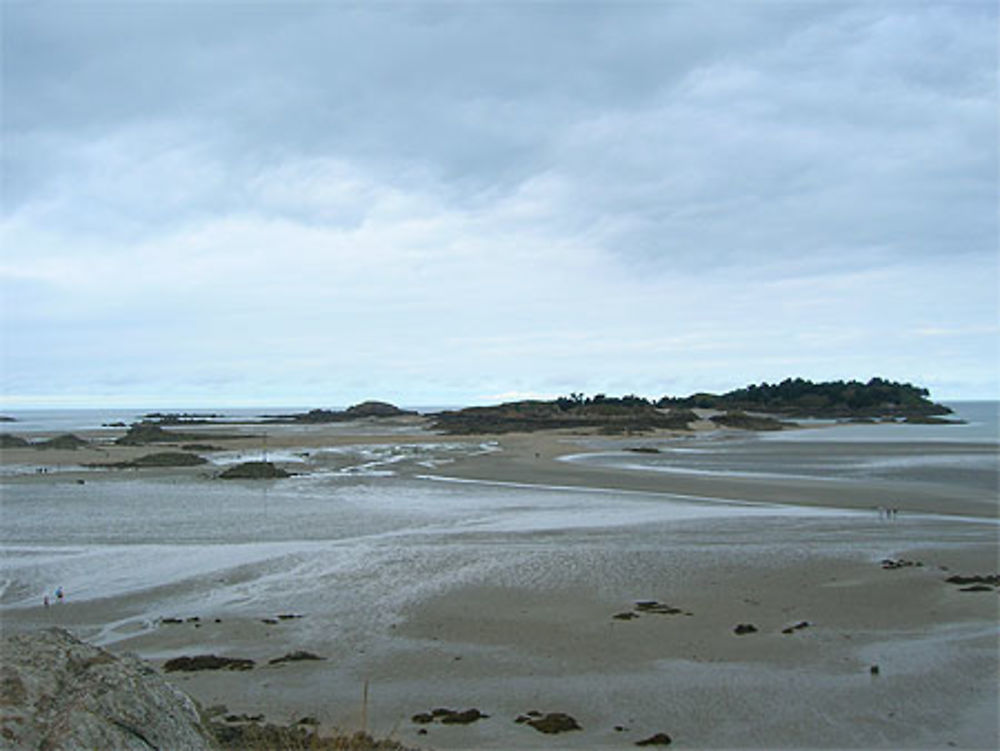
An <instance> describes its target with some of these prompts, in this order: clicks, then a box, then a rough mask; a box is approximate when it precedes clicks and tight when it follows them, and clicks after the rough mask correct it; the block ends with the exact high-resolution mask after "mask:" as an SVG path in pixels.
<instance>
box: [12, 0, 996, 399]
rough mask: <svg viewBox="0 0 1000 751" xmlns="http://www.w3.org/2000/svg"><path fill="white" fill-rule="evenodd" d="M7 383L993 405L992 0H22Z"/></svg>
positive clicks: (17, 29) (118, 391)
mask: <svg viewBox="0 0 1000 751" xmlns="http://www.w3.org/2000/svg"><path fill="white" fill-rule="evenodd" d="M2 13H3V18H2V21H3V24H2V29H3V40H2V42H3V69H2V104H3V136H2V137H3V143H2V145H3V164H2V167H3V181H4V182H3V206H2V209H3V214H2V232H3V235H2V242H3V258H2V295H3V362H2V399H3V400H4V401H5V402H6V404H7V405H8V406H17V405H27V404H53V405H60V404H81V405H86V404H94V405H105V404H121V405H124V406H134V405H154V406H171V405H172V406H198V405H210V404H218V405H226V404H272V405H279V404H288V405H311V406H328V405H345V404H350V403H354V402H356V401H359V400H361V399H364V398H381V399H387V400H390V401H394V402H397V403H402V404H409V405H434V404H462V403H474V402H486V401H493V400H496V399H500V398H512V397H514V396H518V395H527V394H537V395H556V394H560V393H568V392H569V391H584V392H587V393H594V392H605V393H609V394H621V393H627V392H634V393H639V394H643V395H648V396H661V395H663V394H686V393H690V392H692V391H695V390H728V389H731V388H736V387H740V386H743V385H746V384H748V383H751V382H760V381H762V380H768V381H775V380H780V379H782V378H784V377H786V376H802V377H806V378H811V379H813V380H823V379H831V378H860V379H868V378H870V377H871V376H874V375H880V376H883V377H886V378H890V379H894V380H905V381H912V382H915V383H919V384H921V385H926V386H928V387H929V388H930V389H931V390H932V395H933V396H935V397H937V398H963V397H984V396H985V397H997V396H1000V384H998V378H1000V376H998V371H1000V366H998V341H1000V336H998V335H1000V326H998V321H1000V315H998V216H997V195H998V164H997V149H998V146H997V144H998V121H997V118H998V115H997V107H998V93H997V22H998V18H997V5H996V3H995V2H993V0H988V1H987V2H976V1H975V0H967V1H965V2H955V3H945V2H937V1H935V2H926V3H925V2H915V1H910V0H907V1H905V2H892V3H885V2H873V1H871V0H865V2H861V3H856V4H855V3H847V2H815V1H814V2H710V3H709V2H691V3H666V2H664V3H652V2H643V3H628V2H607V3H605V2H575V3H559V2H547V3H529V2H498V3H445V2H433V3H431V2H425V3H420V2H413V3H371V2H364V3H356V4H348V3H298V4H296V3H253V4H251V3H238V2H215V3H213V2H190V3H178V2H174V3H163V4H157V3H152V2H142V3H132V2H124V1H123V2H106V3H98V2H76V3H56V2H45V1H44V0H40V1H38V2H18V1H17V0H4V2H3V3H2Z"/></svg>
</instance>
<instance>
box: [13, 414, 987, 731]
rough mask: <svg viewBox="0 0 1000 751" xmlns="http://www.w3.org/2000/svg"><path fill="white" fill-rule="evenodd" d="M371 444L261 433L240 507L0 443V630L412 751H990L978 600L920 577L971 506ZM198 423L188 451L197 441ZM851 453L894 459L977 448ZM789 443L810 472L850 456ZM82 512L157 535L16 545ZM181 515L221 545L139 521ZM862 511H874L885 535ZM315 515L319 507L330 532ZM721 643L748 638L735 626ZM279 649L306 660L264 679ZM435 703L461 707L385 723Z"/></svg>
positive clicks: (940, 556)
mask: <svg viewBox="0 0 1000 751" xmlns="http://www.w3.org/2000/svg"><path fill="white" fill-rule="evenodd" d="M373 425H374V423H371V424H369V423H366V424H365V425H363V426H361V427H358V426H355V427H354V428H353V429H351V428H345V427H343V426H335V427H333V428H330V427H323V426H315V427H314V426H310V427H308V428H301V427H300V426H288V427H286V426H268V427H267V430H266V432H267V438H266V451H267V452H268V453H269V454H270V455H271V457H272V458H274V459H275V460H276V461H279V462H281V461H282V460H283V459H285V460H287V461H285V462H284V464H283V466H287V467H289V468H290V469H292V470H293V471H296V470H297V471H299V472H300V475H299V476H298V477H295V478H292V479H291V480H288V481H277V482H276V483H273V484H271V483H266V484H267V485H268V487H269V488H270V489H268V490H263V489H262V486H260V485H254V484H253V483H237V484H236V486H233V485H232V484H227V483H224V482H222V481H218V480H214V479H212V475H213V473H215V472H217V470H218V467H219V466H221V465H219V464H213V465H209V466H208V467H195V468H184V469H171V470H162V469H161V470H138V471H136V470H99V469H82V468H80V466H79V465H82V464H90V463H101V462H108V461H124V460H127V459H129V458H133V457H135V456H138V455H142V454H146V453H150V452H151V451H152V450H159V449H155V448H151V447H139V448H135V447H120V446H114V445H111V444H110V443H109V442H108V440H109V436H113V435H115V434H114V433H113V431H112V432H109V431H106V430H105V431H95V432H93V433H90V434H88V435H86V436H85V437H88V438H91V439H98V440H99V441H100V442H99V443H98V444H96V445H95V447H92V448H86V449H80V450H77V451H47V452H40V451H37V450H36V449H14V450H9V451H7V450H5V451H4V452H3V462H4V468H5V490H4V507H3V517H4V519H3V520H4V526H5V527H6V528H8V530H10V529H11V528H13V530H14V531H9V532H8V535H7V538H6V539H5V544H6V549H7V554H6V556H5V557H6V560H7V563H6V564H5V565H6V569H5V576H6V577H7V579H8V580H9V582H8V583H9V584H10V586H9V587H8V592H7V593H6V595H5V599H4V601H3V609H2V610H0V618H2V620H0V623H2V625H3V628H4V630H5V631H8V630H27V629H33V628H38V627H42V626H47V625H60V626H64V627H66V628H69V629H70V630H72V631H73V632H74V633H77V634H78V635H80V636H81V637H83V638H88V639H92V640H94V641H96V642H97V643H99V644H104V645H106V646H107V647H108V648H110V649H111V650H113V651H116V652H119V651H121V652H124V651H132V652H136V653H138V654H139V655H140V656H142V657H144V658H146V659H148V660H151V661H152V662H153V663H154V664H156V665H158V666H161V667H162V665H163V664H164V662H165V661H166V660H168V659H170V658H172V657H177V656H181V655H197V654H207V653H213V654H217V655H224V656H231V657H243V658H249V659H253V660H255V661H256V666H255V668H254V670H252V671H249V672H232V671H203V672H194V673H169V674H168V676H169V677H170V679H171V680H172V681H173V682H175V683H176V685H178V686H179V687H180V688H182V689H183V690H185V691H187V692H188V693H190V694H191V695H192V696H194V697H195V698H196V699H197V700H198V701H199V702H200V703H201V704H202V705H203V706H204V707H206V708H207V707H212V706H217V705H225V707H226V713H227V714H237V715H238V714H247V715H258V714H263V715H264V716H265V717H266V718H267V720H269V721H272V722H282V723H284V722H294V721H296V720H297V719H298V718H302V717H307V716H308V717H313V718H315V719H316V720H317V721H318V722H319V723H320V728H321V729H323V730H327V729H340V730H346V731H353V730H357V729H361V728H362V726H364V727H365V728H366V729H368V730H370V731H374V732H375V734H377V735H383V736H391V737H394V738H397V739H399V740H402V741H404V742H406V743H408V744H411V745H418V746H421V747H427V748H547V749H561V748H624V747H629V746H632V745H633V744H634V743H635V742H637V741H640V740H643V739H645V738H648V737H650V736H653V735H654V734H656V733H666V734H668V735H669V736H670V737H671V738H672V739H673V745H674V746H676V747H678V748H946V747H959V748H993V747H996V745H997V743H998V730H997V728H998V715H997V698H998V696H997V680H996V679H997V670H998V652H997V649H998V621H1000V610H998V597H997V590H996V587H995V586H986V587H984V588H983V589H982V591H967V590H968V589H969V587H968V586H963V585H960V584H954V583H949V582H947V581H946V580H947V578H948V577H949V576H954V575H956V574H958V575H964V576H972V575H992V574H995V573H996V572H997V568H998V525H997V504H996V498H995V494H991V492H990V490H989V489H988V488H985V489H984V488H980V487H978V486H976V485H975V484H974V483H972V484H967V485H961V484H951V485H949V484H948V483H941V484H936V483H934V482H923V483H914V482H905V481H903V480H893V479H892V478H891V477H890V478H889V479H886V478H879V477H873V478H871V479H868V480H866V481H864V482H861V481H858V482H848V481H844V480H842V479H838V478H822V477H808V476H796V475H793V474H786V475H784V476H782V475H780V474H778V473H773V476H772V475H768V474H766V473H762V474H761V476H726V475H725V474H712V473H702V474H697V473H683V472H673V471H662V470H657V469H652V468H646V469H641V468H636V467H633V466H630V467H629V468H628V469H622V468H620V467H617V466H605V465H602V464H601V463H600V462H597V461H590V460H588V458H587V457H586V456H584V457H583V458H579V455H581V454H584V455H586V454H596V453H601V452H608V451H609V450H611V449H617V450H618V454H616V456H617V457H618V458H619V459H620V457H621V456H623V454H622V452H621V449H623V448H628V447H634V445H635V444H636V443H637V442H638V444H641V445H645V446H647V447H648V446H664V447H669V446H671V445H676V444H675V443H674V444H672V443H671V442H676V441H677V440H678V437H677V436H675V435H673V434H668V433H663V434H653V435H647V436H643V437H641V438H635V439H631V438H622V439H615V440H613V441H612V440H611V439H605V438H602V437H598V436H593V435H572V434H569V433H566V432H559V431H553V432H547V433H537V434H514V435H503V436H474V437H451V436H441V435H435V434H433V433H429V432H427V431H425V430H422V429H421V427H420V422H419V421H417V420H410V421H405V420H401V421H396V422H394V423H390V424H388V425H387V426H383V427H382V428H379V429H376V428H375V427H372V426H373ZM197 430H198V431H203V432H204V433H205V436H206V442H207V443H212V441H211V438H210V435H211V433H212V432H213V431H216V432H219V431H221V430H223V429H222V428H219V427H218V426H213V427H206V428H198V429H197ZM225 430H227V432H230V433H231V432H232V431H231V430H229V429H225ZM239 430H242V431H246V432H247V433H251V434H252V436H250V437H247V438H244V439H242V440H226V441H224V442H220V444H221V445H222V446H223V447H224V449H225V451H224V452H221V453H220V454H219V456H222V457H223V458H224V460H225V461H236V460H237V459H239V458H241V457H243V458H254V457H258V455H260V454H261V453H262V452H263V450H264V449H265V447H264V439H262V438H261V435H260V434H261V431H260V429H259V428H255V427H252V426H246V427H240V428H239ZM119 433H120V431H119ZM833 435H834V434H833V433H831V436H833ZM684 440H686V441H690V440H691V439H689V438H686V439H684ZM695 440H699V439H698V438H697V437H696V439H695ZM684 445H688V444H684ZM698 445H700V444H698ZM794 445H795V446H798V445H799V444H794ZM399 447H403V448H399ZM753 449H754V451H758V450H763V451H773V452H774V453H775V454H776V455H781V456H785V455H787V454H788V452H789V451H792V449H791V448H782V446H781V444H780V443H772V444H761V445H760V446H759V447H758V445H757V444H754V446H753ZM795 450H798V449H795ZM879 450H880V451H882V452H883V453H884V455H885V456H888V457H889V458H890V459H893V461H895V460H896V458H900V459H907V457H908V456H909V455H910V454H913V452H916V451H919V452H924V453H926V452H928V451H931V452H933V453H934V454H935V456H944V457H945V459H946V460H949V461H950V459H948V457H949V456H950V455H951V454H954V455H959V454H961V456H963V457H964V456H968V455H970V454H972V455H978V454H983V455H985V456H987V457H989V456H993V457H994V458H995V454H996V449H995V446H994V447H992V448H990V447H989V446H985V447H984V446H979V445H977V446H975V447H972V448H970V447H969V446H964V447H961V446H956V445H953V444H940V445H929V444H927V445H922V446H921V447H920V448H919V449H917V448H915V447H914V446H913V445H912V444H905V445H903V444H900V445H896V444H890V443H884V444H881V448H880V449H879ZM816 451H818V452H819V453H820V454H822V455H823V456H824V457H825V458H826V459H828V460H829V459H830V458H831V457H832V458H833V459H836V458H837V454H836V452H837V451H840V452H843V453H844V455H845V456H846V455H847V454H848V453H849V452H850V448H849V447H847V446H840V447H839V448H838V447H837V446H836V445H835V444H831V445H830V446H826V445H825V444H824V445H823V447H821V448H818V449H816ZM990 451H992V452H993V453H992V455H991V454H990ZM831 452H833V453H832V454H831ZM637 456H639V455H637ZM567 457H571V458H570V459H568V460H567ZM572 457H577V458H572ZM639 458H642V457H641V456H640V457H639ZM293 459H294V461H292V460H293ZM35 465H37V467H36V466H35ZM42 467H44V468H46V469H47V471H46V472H39V471H37V470H38V469H41V468H42ZM358 467H361V468H363V469H360V470H359V469H356V468H358ZM80 481H82V483H83V484H82V485H81V484H80ZM280 483H286V484H285V485H281V484H280ZM222 486H225V487H224V488H222V489H220V488H221V487H222ZM234 488H235V489H234ZM83 492H86V493H89V494H92V495H88V496H87V498H88V499H91V500H93V499H104V502H105V503H107V504H109V505H110V506H113V507H114V508H125V507H126V506H125V505H124V504H127V503H132V502H133V501H134V500H135V494H136V493H144V494H146V495H148V496H149V498H150V499H155V504H157V505H153V506H152V507H149V506H146V507H141V508H142V510H141V511H139V512H137V515H139V516H141V515H147V516H150V517H151V518H152V519H153V520H154V521H155V520H157V519H159V523H161V524H162V525H163V530H162V535H163V538H162V540H161V539H160V537H158V536H157V534H158V533H157V532H155V531H149V532H142V533H141V534H138V536H137V537H136V535H134V534H133V533H132V532H129V531H128V530H127V529H126V530H124V531H122V532H121V533H120V536H119V537H115V536H114V535H116V534H119V533H114V534H111V533H109V535H110V538H109V539H108V540H107V541H105V542H103V543H101V545H97V544H96V543H95V544H91V542H90V541H89V540H88V539H87V538H86V536H85V534H84V533H81V537H80V538H79V539H69V538H67V539H62V540H55V541H53V542H54V543H57V544H58V546H59V549H58V550H57V551H56V553H54V554H52V555H54V558H53V559H52V560H53V562H49V558H48V557H47V556H49V555H50V552H51V551H48V549H46V548H45V546H42V545H39V544H37V543H36V542H34V541H32V539H31V534H30V533H29V532H28V531H22V532H20V534H21V537H17V535H18V534H19V533H18V531H17V530H18V528H19V524H21V523H22V521H21V517H20V516H17V515H18V514H21V513H24V514H26V515H27V516H30V515H31V513H35V512H32V511H31V510H30V509H29V506H28V503H29V501H30V500H31V499H40V501H39V502H40V503H42V504H45V503H50V504H52V506H51V509H52V513H53V514H58V513H68V512H66V511H65V510H66V509H71V508H73V506H72V504H73V503H75V502H76V501H74V498H77V497H78V496H74V495H73V494H74V493H77V494H79V493H83ZM191 497H196V499H197V500H196V503H197V504H199V506H206V505H210V504H218V508H220V509H229V508H230V506H229V505H226V504H231V505H232V507H233V508H234V509H235V510H233V511H232V514H233V516H232V517H228V516H226V517H222V516H220V517H219V521H218V525H219V526H220V528H221V527H226V525H227V524H228V525H229V526H228V529H229V530H230V531H229V532H219V531H217V530H216V529H214V528H213V529H211V530H209V529H201V530H199V529H197V528H193V529H186V528H183V529H182V528H181V526H180V525H181V522H180V521H172V520H182V519H184V518H186V517H185V513H189V514H190V513H195V512H193V511H187V512H185V510H184V509H183V508H180V507H178V508H177V509H176V510H175V512H168V510H169V509H171V508H173V506H172V505H171V504H183V503H186V502H187V501H185V500H184V499H189V498H191ZM116 504H117V505H116ZM331 504H333V505H331ZM886 506H892V507H894V508H897V509H898V513H897V514H896V515H895V516H894V517H893V518H891V519H889V518H884V517H883V516H882V514H880V512H879V511H878V509H879V507H886ZM128 508H131V506H128ZM327 509H329V513H330V514H333V513H334V509H335V512H336V513H337V514H340V516H337V517H336V521H335V522H334V521H331V522H329V525H330V526H329V527H327V526H324V525H326V524H327V522H326V521H324V520H323V519H324V514H326V513H327V511H326V510H327ZM60 510H61V511H60ZM36 511H37V510H36ZM37 513H41V512H40V511H37ZM109 513H110V512H109ZM171 513H175V515H174V516H172V515H171ZM197 513H202V514H207V513H208V512H206V511H204V509H199V510H198V512H197ZM219 513H220V514H222V513H223V512H222V511H220V512H219ZM225 513H229V511H225ZM49 518H51V519H54V520H55V521H54V522H53V523H54V524H55V526H57V527H58V525H59V520H58V517H57V516H52V517H49ZM199 518H202V517H199ZM204 518H210V517H208V516H205V517H204ZM226 519H232V520H234V521H231V522H227V521H226ZM37 521H38V524H42V523H43V521H44V520H43V519H42V517H41V516H40V517H39V519H38V520H37ZM28 523H29V522H28V521H24V522H23V524H24V525H27V524H28ZM32 523H33V522H32ZM243 524H245V525H246V527H245V529H244V528H242V527H240V525H243ZM135 525H136V526H135V529H145V528H144V527H141V526H139V525H140V522H139V521H136V522H135ZM195 526H196V525H195ZM24 529H28V527H27V526H25V528H24ZM32 529H33V528H32ZM171 529H173V530H174V531H173V532H171V531H170V530H171ZM38 534H39V535H40V534H42V533H38ZM130 535H131V536H130ZM172 535H173V536H172ZM227 535H228V536H227ZM206 550H208V551H210V553H206V552H204V551H206ZM199 555H205V556H206V557H205V559H204V561H202V560H201V559H199V558H198V556H199ZM153 558H156V559H157V567H155V568H154V567H153V564H152V563H151V559H153ZM35 559H37V561H35ZM885 561H891V562H892V563H890V564H886V563H885ZM110 562H113V563H110ZM46 566H49V568H46ZM109 566H110V567H111V568H115V567H118V568H120V571H119V570H114V571H112V570H108V567H109ZM74 567H75V568H74ZM88 567H90V568H88ZM131 567H136V568H138V569H141V571H142V572H143V573H141V574H140V573H135V575H134V577H133V576H132V575H131V574H130V573H129V569H130V568H131ZM145 567H148V568H145ZM52 571H57V572H63V573H62V575H64V576H65V577H66V579H67V580H68V581H73V582H79V583H75V584H74V585H73V586H72V587H67V599H66V602H63V603H53V604H52V606H51V607H49V608H47V609H46V608H43V607H42V606H41V603H40V597H37V593H38V590H37V589H33V588H32V587H34V586H36V584H37V582H35V581H34V580H30V576H32V575H34V574H38V572H45V573H44V575H45V576H50V577H51V576H52V573H51V572H52ZM74 571H87V572H90V573H87V574H86V575H83V574H80V578H78V579H73V578H72V576H73V572H74ZM102 572H106V573H102ZM38 575H39V576H42V575H43V574H38ZM19 577H21V578H23V579H24V582H22V583H21V584H18V585H15V584H13V583H10V582H13V581H14V580H15V579H18V578H19ZM144 577H145V579H144ZM144 580H145V581H146V584H143V581H144ZM137 582H138V583H137ZM18 586H20V587H22V588H21V589H18V588H17V587H18ZM639 603H646V604H645V605H642V604H639ZM282 615H283V616H286V617H284V618H281V617H279V616H282ZM291 616H295V617H291ZM175 619H176V621H179V622H173V621H174V620H175ZM741 624H744V625H749V626H752V627H753V630H747V631H748V632H747V633H742V634H738V633H736V631H735V629H736V627H737V626H739V625H741ZM296 650H307V651H309V652H311V653H314V654H315V655H317V656H320V657H323V658H324V659H322V660H304V661H297V662H285V663H279V664H269V661H270V660H273V659H275V658H279V657H281V656H283V655H287V654H289V653H291V652H294V651H296ZM366 686H367V697H368V699H367V703H366V704H365V703H364V702H363V701H362V696H363V694H364V692H365V690H366V689H365V687H366ZM437 707H448V708H452V709H458V710H461V709H467V708H472V707H475V708H477V709H479V710H480V711H481V712H483V713H485V714H487V715H489V717H488V718H484V719H480V720H478V721H476V722H473V723H471V724H468V725H446V724H442V723H441V722H439V721H438V722H432V723H429V724H420V723H416V722H413V721H412V720H411V717H412V716H414V715H417V714H419V713H425V712H430V711H431V710H432V709H434V708H437ZM531 711H536V712H540V713H548V712H563V713H567V714H569V715H571V716H572V717H574V718H575V719H576V720H577V722H578V723H579V725H580V726H581V727H582V729H581V730H574V731H570V732H568V733H565V734H559V735H546V734H543V733H540V732H537V731H536V730H534V729H533V728H531V727H528V726H527V725H526V724H524V723H523V722H522V723H518V722H516V719H517V718H518V717H519V716H524V715H525V714H526V713H528V712H531Z"/></svg>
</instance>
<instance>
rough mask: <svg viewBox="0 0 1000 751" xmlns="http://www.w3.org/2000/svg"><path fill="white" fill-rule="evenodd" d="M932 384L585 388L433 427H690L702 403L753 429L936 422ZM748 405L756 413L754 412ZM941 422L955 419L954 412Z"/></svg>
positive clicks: (461, 413) (720, 418) (468, 413)
mask: <svg viewBox="0 0 1000 751" xmlns="http://www.w3.org/2000/svg"><path fill="white" fill-rule="evenodd" d="M929 396H930V392H929V391H928V390H927V389H925V388H921V387H918V386H914V385H912V384H909V383H896V382H893V381H887V380H884V379H882V378H872V379H871V380H870V381H868V382H867V383H862V382H860V381H826V382H821V383H813V382H812V381H808V380H805V379H802V378H788V379H785V380H784V381H782V382H781V383H777V384H769V383H761V384H759V385H750V386H746V387H744V388H741V389H736V390H734V391H729V392H727V393H725V394H710V393H705V392H701V393H697V394H692V395H690V396H685V397H674V396H664V397H662V398H660V399H658V400H651V399H647V398H645V397H641V396H636V395H634V394H633V395H628V396H623V397H609V396H606V395H604V394H597V395H596V396H592V397H585V396H584V395H583V394H582V393H573V394H570V395H569V396H563V397H559V398H558V399H553V400H547V401H546V400H536V399H532V400H525V401H517V402H507V403H504V404H499V405H496V406H490V407H467V408H465V409H460V410H453V411H447V412H440V413H437V414H435V415H432V417H433V419H434V423H433V426H432V427H433V428H435V429H437V430H442V431H444V432H446V433H451V434H471V433H509V432H532V431H536V430H553V429H560V428H570V429H573V428H576V429H584V428H596V429H598V430H599V431H600V432H602V433H608V434H616V433H631V432H643V431H649V430H656V429H671V430H687V429H689V428H690V423H691V422H694V421H695V420H698V419H700V418H699V416H698V415H697V414H696V413H695V412H694V411H693V410H695V409H702V410H712V411H715V412H717V413H718V414H712V415H708V419H710V420H712V421H714V422H715V423H716V424H718V425H720V426H727V427H735V428H744V429H748V430H780V429H782V428H784V427H791V426H792V425H791V424H790V423H786V422H783V420H785V419H803V418H827V419H856V420H905V421H907V422H936V421H939V418H938V417H936V416H938V415H946V414H949V413H950V412H951V409H949V408H948V407H946V406H944V405H942V404H937V403H935V402H932V401H931V400H930V399H929ZM748 413H749V414H748ZM942 422H954V421H951V420H948V421H942Z"/></svg>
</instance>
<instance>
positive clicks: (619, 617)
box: [611, 613, 639, 621]
mask: <svg viewBox="0 0 1000 751" xmlns="http://www.w3.org/2000/svg"><path fill="white" fill-rule="evenodd" d="M611 617H612V618H614V619H615V620H616V621H631V620H632V619H633V618H638V617H639V614H638V613H615V614H614V615H613V616H611Z"/></svg>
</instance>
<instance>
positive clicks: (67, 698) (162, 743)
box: [0, 629, 217, 751]
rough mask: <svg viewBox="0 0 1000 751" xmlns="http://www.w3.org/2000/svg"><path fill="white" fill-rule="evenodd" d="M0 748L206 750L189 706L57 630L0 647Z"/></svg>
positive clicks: (124, 661) (156, 681) (152, 676)
mask: <svg viewBox="0 0 1000 751" xmlns="http://www.w3.org/2000/svg"><path fill="white" fill-rule="evenodd" d="M0 657H2V659H0V707H2V719H0V748H10V749H15V748H16V749H24V748H45V749H53V751H55V750H56V749H93V748H100V749H105V750H108V751H117V750H118V749H147V750H148V749H150V748H161V749H167V748H176V749H181V748H183V749H192V750H194V749H214V748H217V745H216V744H215V742H214V739H213V738H212V737H211V736H210V735H209V734H208V732H207V731H206V730H205V729H204V727H203V726H202V724H201V719H200V717H199V714H198V709H197V707H196V705H195V704H194V702H193V701H192V700H191V699H190V698H189V697H187V696H186V695H184V694H183V693H181V692H180V691H179V690H177V689H175V688H174V687H172V686H170V685H169V684H168V683H166V681H164V680H163V678H161V677H160V676H159V675H157V673H156V672H155V671H154V670H153V669H152V668H151V667H150V666H149V665H147V664H145V663H143V662H142V661H141V660H139V659H138V658H136V657H132V656H123V657H116V656H114V655H112V654H111V653H109V652H106V651H105V650H103V649H99V648H98V647H93V646H91V645H89V644H85V643H84V642H82V641H80V640H79V639H77V638H75V637H74V636H73V635H71V634H70V633H68V632H66V631H63V630H62V629H48V630H46V631H38V632H34V633H31V634H18V635H14V636H7V637H4V638H3V640H2V641H0Z"/></svg>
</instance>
